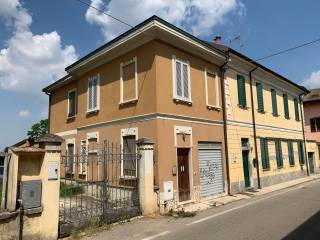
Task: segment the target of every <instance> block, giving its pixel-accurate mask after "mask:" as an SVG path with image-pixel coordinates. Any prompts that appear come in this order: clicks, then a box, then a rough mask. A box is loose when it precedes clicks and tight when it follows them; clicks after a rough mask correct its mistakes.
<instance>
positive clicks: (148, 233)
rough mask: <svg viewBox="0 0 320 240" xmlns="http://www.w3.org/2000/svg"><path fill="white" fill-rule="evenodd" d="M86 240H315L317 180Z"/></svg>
mask: <svg viewBox="0 0 320 240" xmlns="http://www.w3.org/2000/svg"><path fill="white" fill-rule="evenodd" d="M90 239H115V240H117V239H122V240H123V239H140V240H152V239H157V240H158V239H159V240H163V239H166V240H178V239H179V240H189V239H190V240H191V239H192V240H194V239H200V240H215V239H217V240H232V239H237V240H251V239H254V240H271V239H272V240H273V239H284V240H291V239H297V240H309V239H312V240H313V239H315V240H320V181H319V180H318V181H313V182H309V183H305V184H303V185H300V186H296V187H294V188H289V189H286V190H281V191H278V192H274V193H271V194H268V195H264V196H259V197H254V198H252V199H247V200H241V201H238V202H234V203H231V204H228V205H225V206H221V207H218V208H213V209H210V210H207V211H203V212H201V213H199V214H197V216H195V217H192V218H179V219H172V218H169V219H168V218H159V219H148V218H144V219H140V220H136V221H133V222H132V223H129V224H123V225H119V226H117V227H114V228H113V229H111V230H110V231H107V232H103V233H100V234H98V235H96V236H94V237H91V238H90Z"/></svg>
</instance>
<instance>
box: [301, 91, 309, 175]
mask: <svg viewBox="0 0 320 240" xmlns="http://www.w3.org/2000/svg"><path fill="white" fill-rule="evenodd" d="M303 97H304V94H301V95H300V96H299V101H300V115H301V124H302V135H303V142H304V154H305V158H306V166H307V176H310V172H309V159H308V154H307V146H306V145H307V141H306V135H305V132H304V115H303V110H302V108H303Z"/></svg>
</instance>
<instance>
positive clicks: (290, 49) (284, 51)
mask: <svg viewBox="0 0 320 240" xmlns="http://www.w3.org/2000/svg"><path fill="white" fill-rule="evenodd" d="M319 41H320V38H318V39H315V40H313V41H311V42H306V43H302V44H300V45H298V46H295V47H292V48H288V49H285V50H281V51H279V52H275V53H272V54H270V55H267V56H265V57H262V58H258V59H256V60H254V61H255V62H258V61H261V60H264V59H267V58H271V57H274V56H277V55H280V54H283V53H287V52H290V51H293V50H296V49H298V48H302V47H305V46H308V45H312V44H314V43H316V42H319Z"/></svg>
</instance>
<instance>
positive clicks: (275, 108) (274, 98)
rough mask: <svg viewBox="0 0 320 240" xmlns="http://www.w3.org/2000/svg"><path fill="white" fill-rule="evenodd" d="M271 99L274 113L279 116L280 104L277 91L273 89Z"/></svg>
mask: <svg viewBox="0 0 320 240" xmlns="http://www.w3.org/2000/svg"><path fill="white" fill-rule="evenodd" d="M271 100H272V114H273V115H274V116H278V106H277V92H276V90H274V89H271Z"/></svg>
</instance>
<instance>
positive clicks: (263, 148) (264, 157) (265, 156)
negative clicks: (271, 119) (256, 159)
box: [260, 138, 270, 170]
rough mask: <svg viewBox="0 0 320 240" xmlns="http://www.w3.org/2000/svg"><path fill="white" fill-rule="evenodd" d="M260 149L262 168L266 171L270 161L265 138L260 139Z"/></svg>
mask: <svg viewBox="0 0 320 240" xmlns="http://www.w3.org/2000/svg"><path fill="white" fill-rule="evenodd" d="M260 148H261V160H262V168H263V169H265V170H267V169H269V168H270V161H269V150H268V140H267V139H266V138H260Z"/></svg>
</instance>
